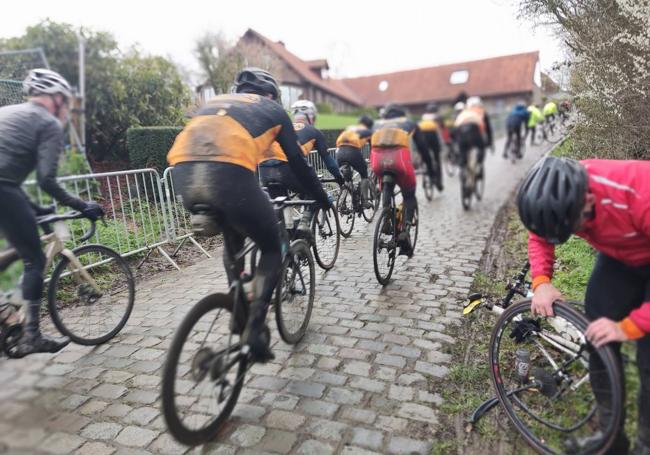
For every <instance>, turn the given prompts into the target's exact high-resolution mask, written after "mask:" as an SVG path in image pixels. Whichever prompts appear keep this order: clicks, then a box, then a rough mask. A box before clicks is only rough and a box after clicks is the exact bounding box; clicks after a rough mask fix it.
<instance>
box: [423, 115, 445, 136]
mask: <svg viewBox="0 0 650 455" xmlns="http://www.w3.org/2000/svg"><path fill="white" fill-rule="evenodd" d="M440 123H441V120H440V117H439V116H438V115H436V114H430V113H426V114H423V115H422V120H420V123H418V126H419V127H420V130H421V131H423V132H433V131H438V127H439V125H440Z"/></svg>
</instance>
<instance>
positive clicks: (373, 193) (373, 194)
mask: <svg viewBox="0 0 650 455" xmlns="http://www.w3.org/2000/svg"><path fill="white" fill-rule="evenodd" d="M368 193H369V194H368V196H369V199H368V201H369V202H371V203H372V207H371V208H367V209H365V208H362V210H361V214H362V216H363V219H364V220H366V223H372V220H374V219H375V213H377V208H378V207H379V202H378V201H377V199H379V198H378V197H377V195H378V194H379V193H378V192H377V187H376V186H375V183H374V181H373V180H371V179H370V178H368ZM368 212H369V213H370V214H368Z"/></svg>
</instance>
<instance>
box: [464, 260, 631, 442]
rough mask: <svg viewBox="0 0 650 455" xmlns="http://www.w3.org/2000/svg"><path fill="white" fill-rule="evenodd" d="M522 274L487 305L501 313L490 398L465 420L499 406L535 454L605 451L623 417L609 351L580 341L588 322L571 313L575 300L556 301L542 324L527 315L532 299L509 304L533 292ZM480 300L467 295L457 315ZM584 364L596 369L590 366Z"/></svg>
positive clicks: (469, 310)
mask: <svg viewBox="0 0 650 455" xmlns="http://www.w3.org/2000/svg"><path fill="white" fill-rule="evenodd" d="M528 270H529V265H528V264H526V265H525V266H524V267H523V268H522V269H521V271H520V272H519V273H518V274H517V275H516V277H515V278H514V283H509V284H508V286H507V287H506V289H508V294H507V295H506V296H505V297H504V298H503V299H501V301H500V302H498V303H496V304H490V303H487V305H486V307H487V308H488V309H490V310H491V311H494V312H496V313H497V314H500V317H499V319H498V321H497V323H496V325H495V327H494V329H493V330H492V335H491V338H490V344H489V363H490V373H491V378H492V384H493V386H494V388H495V391H496V397H495V398H491V399H490V400H487V401H485V402H484V403H483V404H481V406H479V407H478V408H477V409H476V411H474V413H473V415H472V417H471V418H470V420H469V422H470V423H471V424H475V423H476V422H477V421H478V419H479V418H480V417H481V416H482V415H484V414H485V413H486V412H487V411H488V410H489V409H491V408H492V407H494V406H495V405H496V404H501V406H502V408H503V409H504V410H505V412H506V414H507V415H508V418H509V419H510V421H511V422H512V424H513V425H514V426H515V428H516V429H517V431H518V432H519V433H520V434H521V435H522V436H523V438H524V439H525V440H526V442H527V443H528V444H530V445H531V446H532V447H533V448H534V449H535V450H536V451H537V452H538V453H541V454H557V453H570V454H593V453H603V452H604V451H605V450H606V449H607V448H608V447H609V446H610V445H611V444H612V442H613V441H614V439H615V438H616V435H617V432H618V429H619V428H620V425H621V422H622V415H623V410H622V399H623V398H622V397H623V388H622V384H621V380H620V371H619V367H618V364H617V362H616V360H615V357H614V353H613V351H612V349H611V348H610V347H609V346H605V347H602V348H599V349H595V348H594V347H593V346H591V344H590V343H589V342H588V341H587V340H586V338H585V336H584V332H585V330H586V328H587V326H588V324H589V321H588V320H587V318H586V317H585V316H584V315H583V314H582V313H581V312H580V311H578V310H576V308H575V307H576V306H578V305H580V304H578V303H575V302H556V303H555V304H554V311H555V316H554V317H551V318H546V319H544V318H541V317H536V316H533V315H532V314H531V313H530V306H531V301H530V300H523V301H519V302H516V303H513V302H512V299H513V298H514V297H515V296H516V295H519V296H522V297H524V298H528V297H530V296H531V295H532V294H531V293H530V282H528V281H527V280H526V275H527V273H528ZM482 303H484V302H483V299H482V296H481V295H480V294H472V295H470V297H469V303H468V304H467V305H466V306H465V309H464V310H463V314H465V315H468V314H471V313H472V312H473V311H474V310H475V309H476V308H478V307H479V306H480V305H481V304H482ZM590 361H591V362H592V365H596V364H600V365H602V368H599V369H596V368H595V367H592V368H591V369H590V368H589V364H590ZM594 373H597V374H598V380H599V385H598V388H597V391H598V394H599V395H600V410H599V408H598V406H597V405H596V399H595V393H594V392H593V390H592V386H591V385H590V374H594ZM605 383H607V384H605ZM603 403H605V405H603ZM599 411H600V412H599ZM596 417H598V418H599V419H600V420H601V423H600V425H597V422H595V420H596Z"/></svg>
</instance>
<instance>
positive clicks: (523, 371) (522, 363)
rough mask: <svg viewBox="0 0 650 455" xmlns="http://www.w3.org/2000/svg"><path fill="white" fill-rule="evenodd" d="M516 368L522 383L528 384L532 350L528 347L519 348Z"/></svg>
mask: <svg viewBox="0 0 650 455" xmlns="http://www.w3.org/2000/svg"><path fill="white" fill-rule="evenodd" d="M515 355H516V360H515V370H516V371H517V376H518V377H519V382H520V383H521V384H528V378H529V376H528V375H529V373H530V351H529V350H528V349H526V348H523V347H522V348H518V349H517V352H516V353H515Z"/></svg>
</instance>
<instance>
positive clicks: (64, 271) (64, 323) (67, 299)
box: [48, 245, 135, 345]
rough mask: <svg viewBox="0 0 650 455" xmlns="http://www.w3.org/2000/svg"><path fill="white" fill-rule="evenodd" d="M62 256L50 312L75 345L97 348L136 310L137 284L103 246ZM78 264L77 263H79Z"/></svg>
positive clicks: (50, 297)
mask: <svg viewBox="0 0 650 455" xmlns="http://www.w3.org/2000/svg"><path fill="white" fill-rule="evenodd" d="M72 253H73V254H74V257H75V258H76V259H73V260H71V258H68V257H66V256H63V255H60V257H61V260H60V262H59V263H58V264H57V265H56V267H55V268H54V271H53V272H52V279H51V280H50V284H49V288H48V309H49V311H50V316H51V317H52V321H53V322H54V325H55V326H56V328H57V329H58V330H59V331H60V332H61V334H63V335H65V336H67V337H69V338H70V339H71V340H72V341H74V342H75V343H78V344H83V345H97V344H101V343H105V342H106V341H108V340H110V339H111V338H113V337H114V336H115V335H117V333H119V331H120V330H122V328H123V327H124V325H125V324H126V321H127V320H128V319H129V316H130V315H131V310H133V302H134V300H135V280H134V279H133V274H132V273H131V269H130V268H129V265H128V264H127V263H126V261H125V260H124V259H123V258H122V257H121V256H120V255H119V254H118V253H117V252H115V251H113V250H111V249H110V248H107V247H105V246H102V245H85V246H81V247H79V248H76V249H75V250H73V251H72ZM75 262H76V263H75Z"/></svg>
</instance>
